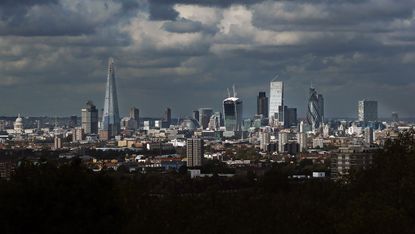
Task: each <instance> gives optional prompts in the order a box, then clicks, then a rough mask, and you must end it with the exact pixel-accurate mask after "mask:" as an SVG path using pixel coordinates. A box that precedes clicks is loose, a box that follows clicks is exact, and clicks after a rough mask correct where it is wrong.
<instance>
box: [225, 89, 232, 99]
mask: <svg viewBox="0 0 415 234" xmlns="http://www.w3.org/2000/svg"><path fill="white" fill-rule="evenodd" d="M226 89H227V90H228V98H230V97H231V93H230V92H229V88H226Z"/></svg>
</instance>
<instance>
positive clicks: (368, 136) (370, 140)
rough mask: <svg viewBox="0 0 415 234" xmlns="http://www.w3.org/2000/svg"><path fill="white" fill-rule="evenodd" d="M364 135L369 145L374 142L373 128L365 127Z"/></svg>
mask: <svg viewBox="0 0 415 234" xmlns="http://www.w3.org/2000/svg"><path fill="white" fill-rule="evenodd" d="M364 136H365V143H366V144H368V145H371V144H373V129H372V128H365V132H364Z"/></svg>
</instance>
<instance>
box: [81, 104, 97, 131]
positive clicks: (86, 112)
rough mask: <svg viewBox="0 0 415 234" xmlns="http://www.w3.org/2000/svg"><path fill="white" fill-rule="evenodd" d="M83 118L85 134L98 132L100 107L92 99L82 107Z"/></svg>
mask: <svg viewBox="0 0 415 234" xmlns="http://www.w3.org/2000/svg"><path fill="white" fill-rule="evenodd" d="M81 119H82V128H83V129H84V131H85V134H98V109H97V108H96V106H95V105H94V103H92V101H88V102H87V103H86V106H85V107H84V108H83V109H82V113H81Z"/></svg>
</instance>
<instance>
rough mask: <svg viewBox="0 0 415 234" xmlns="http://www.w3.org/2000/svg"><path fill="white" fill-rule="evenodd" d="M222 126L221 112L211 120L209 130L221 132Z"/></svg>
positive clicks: (215, 114)
mask: <svg viewBox="0 0 415 234" xmlns="http://www.w3.org/2000/svg"><path fill="white" fill-rule="evenodd" d="M221 125H222V114H221V113H220V112H215V113H214V114H213V115H212V116H211V117H210V120H209V126H208V127H209V129H210V130H219V128H220V127H221Z"/></svg>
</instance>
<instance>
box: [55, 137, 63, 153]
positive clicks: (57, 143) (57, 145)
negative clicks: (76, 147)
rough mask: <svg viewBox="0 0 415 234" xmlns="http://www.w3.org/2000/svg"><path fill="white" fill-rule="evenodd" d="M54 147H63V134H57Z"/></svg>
mask: <svg viewBox="0 0 415 234" xmlns="http://www.w3.org/2000/svg"><path fill="white" fill-rule="evenodd" d="M54 149H55V150H57V149H62V136H61V135H58V136H55V139H54Z"/></svg>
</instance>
